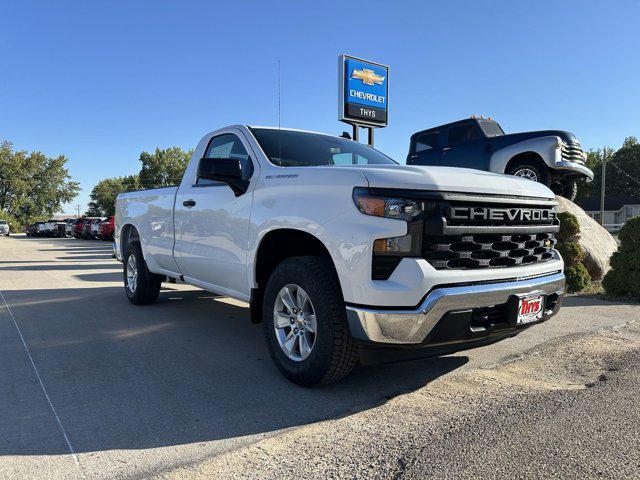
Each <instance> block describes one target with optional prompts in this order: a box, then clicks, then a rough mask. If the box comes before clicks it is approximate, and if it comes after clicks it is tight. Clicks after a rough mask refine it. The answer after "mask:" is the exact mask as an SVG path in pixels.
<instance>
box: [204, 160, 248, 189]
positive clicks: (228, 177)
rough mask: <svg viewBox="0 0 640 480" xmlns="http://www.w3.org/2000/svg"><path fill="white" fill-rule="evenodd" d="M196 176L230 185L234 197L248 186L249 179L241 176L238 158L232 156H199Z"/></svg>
mask: <svg viewBox="0 0 640 480" xmlns="http://www.w3.org/2000/svg"><path fill="white" fill-rule="evenodd" d="M197 175H198V178H206V179H207V180H216V181H218V182H223V183H226V184H227V185H229V186H230V187H231V190H233V193H235V195H236V197H239V196H240V195H242V194H243V193H245V192H246V191H247V188H249V180H245V179H244V178H242V165H241V164H240V160H237V159H233V158H201V159H200V162H199V163H198V174H197Z"/></svg>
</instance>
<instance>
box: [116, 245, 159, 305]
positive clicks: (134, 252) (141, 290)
mask: <svg viewBox="0 0 640 480" xmlns="http://www.w3.org/2000/svg"><path fill="white" fill-rule="evenodd" d="M131 256H133V263H134V264H135V266H136V272H137V275H136V279H135V286H133V285H129V281H128V280H127V265H128V264H129V258H130V257H131ZM122 276H123V280H124V291H125V293H126V295H127V298H128V299H129V301H130V302H131V303H133V304H134V305H149V304H151V303H153V302H155V301H156V300H157V299H158V295H160V287H161V285H162V280H163V279H164V277H163V276H161V275H156V274H155V273H152V272H150V271H149V269H148V268H147V262H145V261H144V257H143V256H142V248H141V247H140V242H131V243H130V244H129V245H128V247H127V251H126V252H125V254H124V264H123V269H122Z"/></svg>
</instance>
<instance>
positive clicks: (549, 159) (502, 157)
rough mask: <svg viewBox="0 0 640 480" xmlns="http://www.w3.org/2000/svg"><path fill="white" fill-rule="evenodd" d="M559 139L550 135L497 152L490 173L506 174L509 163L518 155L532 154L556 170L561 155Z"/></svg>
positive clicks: (493, 157) (492, 159)
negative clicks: (558, 146)
mask: <svg viewBox="0 0 640 480" xmlns="http://www.w3.org/2000/svg"><path fill="white" fill-rule="evenodd" d="M557 145H558V137H557V136H555V135H550V136H546V137H537V138H531V139H529V140H524V141H522V142H517V143H514V144H512V145H509V146H507V147H504V148H501V149H500V150H496V151H495V152H494V153H493V154H492V155H491V158H490V160H489V171H490V172H493V173H501V174H504V173H505V171H506V168H507V165H508V164H509V161H510V160H511V159H512V158H513V157H515V156H516V155H519V154H522V153H532V154H536V155H538V156H539V157H540V158H541V159H542V161H543V162H544V163H545V165H547V167H549V168H552V169H555V165H556V161H557V160H558V157H559V155H560V150H559V149H558V148H557Z"/></svg>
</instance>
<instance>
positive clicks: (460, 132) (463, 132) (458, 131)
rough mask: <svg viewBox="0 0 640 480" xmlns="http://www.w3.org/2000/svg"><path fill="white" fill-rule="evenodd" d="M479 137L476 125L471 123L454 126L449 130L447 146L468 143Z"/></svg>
mask: <svg viewBox="0 0 640 480" xmlns="http://www.w3.org/2000/svg"><path fill="white" fill-rule="evenodd" d="M478 137H480V132H479V131H478V127H477V125H475V124H473V123H467V124H465V125H456V126H455V127H451V128H450V129H449V136H448V137H447V145H456V144H458V143H462V142H469V141H471V140H475V139H476V138H478Z"/></svg>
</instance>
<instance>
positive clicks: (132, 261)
mask: <svg viewBox="0 0 640 480" xmlns="http://www.w3.org/2000/svg"><path fill="white" fill-rule="evenodd" d="M137 287H138V265H137V263H136V256H135V255H134V254H133V253H132V254H131V255H129V258H128V259H127V288H128V289H129V292H130V293H131V294H134V293H136V288H137Z"/></svg>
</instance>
